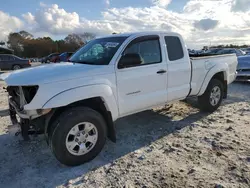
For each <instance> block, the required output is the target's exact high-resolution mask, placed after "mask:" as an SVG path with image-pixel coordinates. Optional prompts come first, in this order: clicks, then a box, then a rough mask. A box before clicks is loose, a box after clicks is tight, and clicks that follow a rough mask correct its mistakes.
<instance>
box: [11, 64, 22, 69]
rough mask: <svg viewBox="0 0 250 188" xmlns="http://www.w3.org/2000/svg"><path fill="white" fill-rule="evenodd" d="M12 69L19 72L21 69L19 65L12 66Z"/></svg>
mask: <svg viewBox="0 0 250 188" xmlns="http://www.w3.org/2000/svg"><path fill="white" fill-rule="evenodd" d="M12 69H13V70H19V69H21V66H20V65H14V66H13V68H12Z"/></svg>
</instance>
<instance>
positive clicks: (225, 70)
mask: <svg viewBox="0 0 250 188" xmlns="http://www.w3.org/2000/svg"><path fill="white" fill-rule="evenodd" d="M219 72H223V74H224V80H228V74H227V73H228V72H229V68H228V65H227V64H226V63H220V64H215V66H213V67H212V68H211V69H210V70H209V71H208V72H207V75H206V76H205V79H204V81H203V83H202V85H201V88H200V91H199V93H198V96H200V95H202V94H203V93H204V92H205V91H206V89H207V86H208V84H209V82H210V80H211V79H212V78H213V76H214V75H215V74H217V73H219Z"/></svg>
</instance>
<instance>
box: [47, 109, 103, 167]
mask: <svg viewBox="0 0 250 188" xmlns="http://www.w3.org/2000/svg"><path fill="white" fill-rule="evenodd" d="M105 141H106V123H105V120H104V119H103V117H102V116H101V114H99V113H98V112H97V111H95V110H92V109H90V108H87V107H75V108H72V109H69V110H67V111H65V112H64V113H62V114H61V116H60V117H59V118H58V119H57V120H56V121H55V122H54V123H53V125H52V128H51V130H50V133H49V142H50V146H51V149H52V152H53V153H54V155H55V157H56V158H57V160H59V161H60V162H61V163H62V164H65V165H68V166H76V165H80V164H83V163H85V162H88V161H90V160H92V159H93V158H95V157H96V156H97V155H98V154H99V153H100V152H101V150H102V148H103V146H104V144H105Z"/></svg>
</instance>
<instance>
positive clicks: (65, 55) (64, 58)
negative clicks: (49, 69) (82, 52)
mask: <svg viewBox="0 0 250 188" xmlns="http://www.w3.org/2000/svg"><path fill="white" fill-rule="evenodd" d="M73 54H74V52H64V53H61V54H60V55H58V56H55V57H54V58H52V60H51V62H53V63H56V62H67V61H69V58H70V57H71V56H72V55H73Z"/></svg>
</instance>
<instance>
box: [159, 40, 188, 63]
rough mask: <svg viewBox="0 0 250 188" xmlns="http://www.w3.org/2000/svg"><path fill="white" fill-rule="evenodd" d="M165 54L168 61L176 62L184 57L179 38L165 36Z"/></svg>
mask: <svg viewBox="0 0 250 188" xmlns="http://www.w3.org/2000/svg"><path fill="white" fill-rule="evenodd" d="M164 38H165V42H166V45H167V53H168V59H169V61H176V60H179V59H182V58H183V57H184V52H183V48H182V44H181V41H180V39H179V37H175V36H166V37H164Z"/></svg>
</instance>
